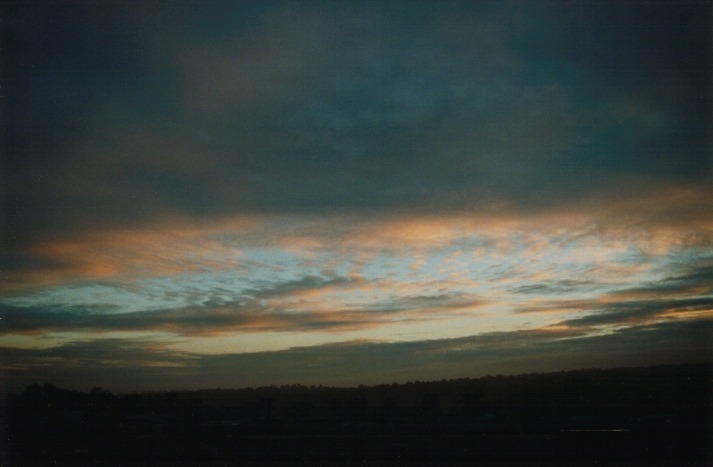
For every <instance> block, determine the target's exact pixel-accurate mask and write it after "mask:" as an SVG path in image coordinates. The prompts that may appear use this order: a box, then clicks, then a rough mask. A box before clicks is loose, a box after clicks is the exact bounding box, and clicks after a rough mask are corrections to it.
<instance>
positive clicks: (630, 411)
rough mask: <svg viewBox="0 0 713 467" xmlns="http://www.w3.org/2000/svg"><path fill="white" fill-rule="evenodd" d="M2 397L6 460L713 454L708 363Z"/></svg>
mask: <svg viewBox="0 0 713 467" xmlns="http://www.w3.org/2000/svg"><path fill="white" fill-rule="evenodd" d="M6 401H7V407H6V410H5V412H4V413H5V414H7V417H8V418H6V417H5V416H3V419H4V420H7V419H9V426H8V427H7V428H8V431H7V433H8V436H7V437H5V436H3V441H5V440H7V442H8V444H7V446H5V447H6V448H7V449H4V450H3V451H0V453H2V452H4V454H5V456H6V457H5V458H4V459H5V460H6V461H9V462H11V465H14V464H13V463H16V465H27V464H29V465H35V464H36V465H47V464H48V463H52V464H58V465H77V463H87V464H88V463H98V462H101V463H103V464H107V463H108V464H111V465H114V464H115V465H134V464H141V465H144V464H145V463H146V462H150V463H152V465H164V464H165V463H166V464H167V463H172V465H175V463H179V464H180V465H184V464H185V465H214V464H215V463H225V462H229V463H235V462H243V461H246V462H256V463H259V464H263V463H274V462H278V463H283V462H301V463H306V464H308V465H311V464H321V463H323V462H340V463H342V462H361V463H363V462H387V463H394V462H407V463H412V462H415V463H417V464H421V463H426V464H429V463H433V462H438V463H443V462H447V463H448V462H453V463H464V462H473V461H485V462H504V461H509V462H513V461H517V462H577V463H581V462H585V463H591V464H596V463H599V462H635V463H640V462H646V463H650V462H657V463H664V464H666V465H668V464H669V463H671V464H673V463H678V464H680V463H682V462H693V463H694V464H697V463H707V462H710V461H711V460H713V451H712V449H713V445H711V443H710V439H711V436H712V435H713V365H712V364H710V363H707V364H699V365H659V366H653V367H639V368H619V369H588V370H579V371H570V372H557V373H546V374H526V375H518V376H504V375H496V376H492V375H491V376H487V377H483V378H477V379H470V378H467V379H457V380H441V381H415V382H409V383H406V384H386V385H380V386H358V387H352V388H333V387H323V386H310V387H307V386H299V385H289V386H281V387H274V386H271V387H261V388H244V389H234V390H229V389H206V390H200V391H186V392H175V391H171V392H151V393H141V394H137V393H132V394H125V395H116V394H112V393H111V392H109V391H106V390H105V389H103V388H93V389H92V390H91V391H90V392H88V393H80V392H76V391H68V390H65V389H62V388H57V387H54V386H51V385H44V386H40V385H32V386H29V387H28V388H26V390H25V391H23V393H22V394H20V395H15V396H12V397H9V398H7V400H6ZM2 459H3V458H2V457H0V460H2Z"/></svg>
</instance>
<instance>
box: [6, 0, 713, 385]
mask: <svg viewBox="0 0 713 467" xmlns="http://www.w3.org/2000/svg"><path fill="white" fill-rule="evenodd" d="M0 8H2V10H1V11H0V14H1V15H2V17H3V18H4V21H3V22H2V23H1V24H0V40H1V41H2V43H3V44H4V48H3V49H4V50H3V52H2V65H3V67H2V68H3V73H2V76H1V77H0V79H1V80H2V83H1V85H2V87H3V89H5V90H6V93H5V95H4V98H3V100H2V102H0V105H1V106H2V108H1V109H0V110H1V111H2V113H3V115H4V117H3V121H2V123H1V125H2V129H3V133H2V135H0V153H1V155H0V157H1V158H2V159H1V160H2V166H1V167H0V169H1V170H0V173H2V179H1V180H0V182H1V183H0V187H1V188H0V203H1V204H0V227H2V228H0V233H1V234H2V241H0V271H1V272H0V346H2V349H3V350H2V352H3V358H2V360H1V361H0V363H2V368H3V370H2V371H3V372H4V374H5V375H7V376H8V377H9V378H11V379H12V380H13V381H25V380H28V379H31V377H42V378H60V377H61V375H62V374H65V375H74V376H73V377H76V378H77V380H78V381H84V380H86V381H89V380H92V381H95V382H96V383H95V384H98V385H104V386H107V385H108V383H104V384H102V383H101V380H102V378H107V381H109V380H111V381H115V379H112V378H113V376H111V374H110V373H109V372H108V370H105V369H102V365H104V366H105V368H113V367H116V368H121V369H122V371H124V370H126V371H127V372H128V373H130V374H132V375H134V376H135V377H136V380H135V381H134V383H132V384H136V385H140V384H141V383H139V381H140V380H141V379H142V378H144V377H145V378H146V379H145V380H146V381H151V382H152V384H153V382H155V383H156V384H159V380H162V381H165V382H169V381H170V382H174V383H176V384H177V385H181V384H183V383H181V384H179V383H180V381H183V379H182V378H192V377H200V378H203V377H205V376H206V375H208V374H213V375H217V376H214V379H212V380H211V379H208V380H206V381H213V382H212V383H210V384H209V385H219V384H225V385H227V384H231V385H237V384H252V382H260V384H263V383H265V384H266V383H268V382H270V381H271V380H270V377H269V376H268V375H269V374H271V375H273V376H272V378H273V380H274V381H277V379H279V378H278V377H277V376H275V375H281V376H280V378H283V379H284V380H285V382H288V381H286V380H287V379H289V378H292V379H293V380H294V381H314V382H318V381H325V382H326V381H330V382H336V381H341V380H344V381H347V380H348V381H355V382H356V381H360V378H361V379H362V380H363V381H367V380H369V381H387V380H388V379H389V378H401V379H403V378H419V376H418V375H419V374H421V375H423V376H421V377H420V378H422V379H427V378H430V377H431V376H433V377H439V375H440V374H444V375H453V376H456V375H466V376H467V375H469V372H475V373H478V372H481V373H482V372H483V371H486V369H487V371H491V370H490V369H495V368H496V367H498V365H500V368H502V369H503V370H502V371H508V372H512V371H520V370H522V369H527V368H528V366H527V365H526V364H525V362H526V361H528V358H530V357H527V356H526V353H523V352H525V351H524V350H522V349H524V348H527V349H529V350H531V351H532V352H533V353H532V357H531V358H532V360H531V361H532V362H533V365H534V367H537V368H542V369H556V367H557V365H558V364H557V363H556V362H562V363H561V365H560V366H562V367H564V366H570V367H575V366H577V362H579V363H581V364H582V365H590V364H592V365H594V364H596V365H605V364H612V365H614V364H624V363H626V364H628V363H630V362H632V363H633V362H653V363H656V362H657V361H658V360H660V359H664V360H666V359H668V358H669V357H670V358H672V359H677V358H678V357H676V358H674V355H678V356H679V357H680V360H685V359H687V358H689V357H690V358H694V357H696V356H697V354H696V352H703V353H702V354H698V356H701V355H702V357H703V358H709V357H710V352H709V350H710V349H709V347H706V346H705V345H703V344H702V343H701V342H702V341H701V340H700V337H701V336H702V335H703V334H705V333H706V332H708V331H709V330H710V326H709V320H710V318H711V314H712V313H713V303H712V302H713V289H712V288H711V286H710V284H711V282H712V281H711V279H713V278H712V277H711V275H712V274H711V267H713V202H712V201H711V200H713V188H711V187H712V186H713V183H712V182H713V156H712V155H711V143H712V141H713V136H712V134H711V129H712V128H713V120H712V118H713V117H712V116H713V106H712V104H711V102H712V96H711V90H713V82H712V77H713V73H712V70H711V63H713V57H712V56H711V54H712V52H711V51H712V50H713V43H712V41H713V39H712V38H713V35H711V24H710V21H709V19H710V15H711V7H710V5H707V4H701V3H700V2H684V3H681V4H676V5H666V4H648V3H647V4H644V3H632V4H627V5H618V4H617V5H614V4H609V3H606V2H605V3H600V2H596V3H591V4H587V5H584V4H580V3H577V4H574V3H573V4H571V5H563V4H553V3H549V2H543V3H538V4H532V3H531V2H525V1H522V2H521V1H514V2H484V3H482V2H481V3H477V4H469V3H467V2H466V3H463V2H440V3H438V4H431V3H428V2H416V3H414V2H392V3H390V4H389V5H377V4H371V3H356V4H353V3H348V2H336V3H322V2H314V3H310V2H308V3H295V2H276V3H270V4H265V3H264V2H239V3H238V4H235V2H209V4H206V5H201V6H188V5H172V6H168V5H131V4H115V5H101V6H100V5H92V4H76V5H60V4H55V3H52V2H41V1H36V2H34V1H33V2H24V3H23V4H22V5H19V4H14V3H12V2H11V3H10V4H3V5H2V6H1V7H0ZM627 339H631V340H630V341H627ZM498 342H502V343H503V344H502V345H500V344H499V343H498ZM523 342H526V345H525V344H523ZM521 344H522V345H521ZM658 344H662V345H663V344H665V345H666V346H668V347H667V348H668V349H669V354H666V352H663V351H658V350H656V351H654V350H652V347H651V346H654V345H658ZM607 345H610V346H611V347H607ZM523 346H524V347H523ZM456 348H460V349H461V350H458V351H456V350H454V349H456ZM444 349H445V350H444ZM462 349H470V350H467V351H465V350H462ZM473 349H480V350H478V351H477V352H476V351H475V350H473ZM617 349H619V350H617ZM587 352H589V353H590V354H591V357H585V354H586V353H587ZM706 352H707V353H706ZM329 355H333V358H332V357H330V356H329ZM5 356H7V358H6V357H5ZM684 357H685V358H684ZM469 359H470V360H469ZM473 359H476V360H478V361H479V362H480V363H479V365H480V366H477V365H473V364H470V366H469V364H468V363H467V362H468V361H470V362H472V361H473ZM356 362H362V363H356ZM396 362H400V365H401V367H398V365H397V363H396ZM55 363H57V364H58V365H59V364H60V363H61V368H62V371H60V370H56V371H55V370H53V369H52V368H51V367H52V365H54V364H55ZM291 365H294V368H307V369H305V370H303V371H304V372H303V373H300V372H299V371H297V370H294V369H292V368H293V366H291ZM534 367H533V368H534ZM58 368H60V367H58ZM229 368H233V369H234V368H243V369H244V371H241V372H239V373H240V374H242V375H244V379H242V380H239V379H230V378H228V377H227V376H225V375H227V374H228V373H231V374H232V373H234V371H233V370H229ZM309 368H314V370H309ZM369 368H371V369H373V374H371V375H370V374H369V373H368V372H367V369H369ZM478 368H479V369H478ZM439 371H440V373H439ZM150 375H154V376H150ZM117 384H119V383H118V382H117ZM147 384H148V383H147ZM162 384H163V383H162ZM186 384H187V383H186ZM165 385H168V383H166V384H165Z"/></svg>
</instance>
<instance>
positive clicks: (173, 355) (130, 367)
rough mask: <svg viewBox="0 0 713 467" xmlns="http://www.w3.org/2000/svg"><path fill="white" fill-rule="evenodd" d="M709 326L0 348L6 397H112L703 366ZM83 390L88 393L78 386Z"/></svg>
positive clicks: (705, 323)
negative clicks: (239, 349)
mask: <svg viewBox="0 0 713 467" xmlns="http://www.w3.org/2000/svg"><path fill="white" fill-rule="evenodd" d="M711 331H713V322H712V321H711V320H710V319H700V320H696V321H683V322H667V323H659V324H656V325H647V326H635V327H631V328H628V329H625V330H620V331H616V332H614V333H612V334H608V335H599V336H593V337H585V336H583V335H582V334H581V333H579V332H576V331H572V330H559V331H556V330H547V329H542V330H539V331H518V332H498V333H491V334H483V335H479V336H472V337H464V338H459V339H441V340H433V341H421V342H407V343H391V344H389V343H368V342H352V343H343V344H329V345H321V346H315V347H299V348H292V349H289V350H285V351H277V352H260V353H249V354H227V355H215V356H211V355H203V356H200V355H191V354H187V353H182V352H177V351H173V350H171V349H170V347H169V346H167V345H162V344H157V343H153V344H152V345H148V344H147V343H146V342H144V341H140V340H133V339H109V340H101V341H89V342H79V343H74V344H68V345H65V346H63V347H58V348H54V349H45V350H22V349H13V348H3V349H1V350H2V352H3V354H4V355H8V358H7V359H4V360H3V362H2V373H3V376H4V378H5V380H6V388H15V389H16V390H21V389H23V388H24V387H25V386H27V385H28V384H32V383H36V382H38V381H51V382H52V383H53V384H59V385H62V386H63V387H80V388H82V389H87V388H89V387H92V386H96V385H102V386H104V387H108V388H109V389H111V390H113V391H116V390H137V389H158V388H166V389H178V388H192V389H196V388H206V387H221V386H222V387H241V386H259V385H267V384H278V385H279V384H294V383H302V384H334V385H339V386H344V385H355V384H364V383H366V384H374V383H391V382H394V381H400V382H406V381H414V380H419V379H421V380H422V379H423V375H426V374H428V375H431V376H429V379H439V378H453V377H477V376H484V375H487V374H516V373H524V372H532V370H533V368H537V371H543V372H544V371H558V370H564V369H580V368H587V367H608V366H612V365H616V366H626V365H647V364H652V363H657V364H661V363H680V362H698V361H706V359H708V358H709V357H710V356H711V352H713V346H712V344H711V341H710V339H709V337H710V333H711ZM78 385H84V386H78Z"/></svg>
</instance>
